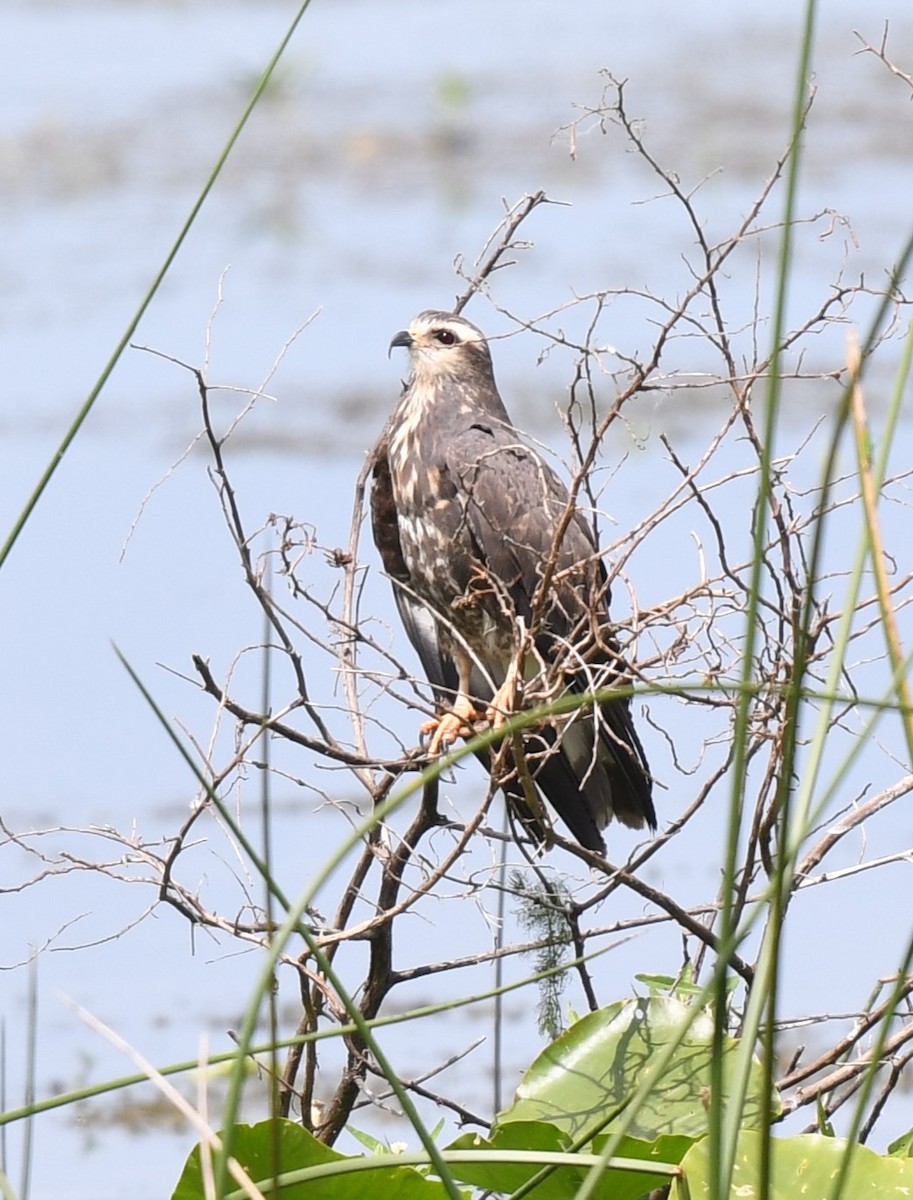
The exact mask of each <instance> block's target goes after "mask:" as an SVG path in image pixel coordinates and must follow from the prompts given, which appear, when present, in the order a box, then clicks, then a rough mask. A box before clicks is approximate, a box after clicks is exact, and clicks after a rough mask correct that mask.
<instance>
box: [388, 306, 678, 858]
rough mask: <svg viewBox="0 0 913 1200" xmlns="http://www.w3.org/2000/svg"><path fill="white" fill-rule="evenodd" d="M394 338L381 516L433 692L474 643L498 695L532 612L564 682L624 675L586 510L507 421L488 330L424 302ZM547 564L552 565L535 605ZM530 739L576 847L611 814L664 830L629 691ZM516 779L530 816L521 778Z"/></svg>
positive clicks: (581, 687) (443, 690)
mask: <svg viewBox="0 0 913 1200" xmlns="http://www.w3.org/2000/svg"><path fill="white" fill-rule="evenodd" d="M451 336H452V337H453V338H454V341H453V342H450V341H447V340H446V338H449V337H451ZM435 339H436V340H435ZM394 344H398V345H408V346H410V348H411V349H412V350H413V358H412V366H413V369H412V373H411V375H410V379H409V381H408V383H407V385H406V387H405V389H404V392H403V395H402V397H401V399H400V402H399V404H398V405H397V407H396V409H395V410H394V413H393V415H392V417H391V420H390V422H389V423H388V426H387V427H386V429H385V430H384V433H383V435H382V436H381V439H380V441H379V442H378V445H377V447H376V448H375V452H374V453H375V466H374V480H373V488H372V524H373V531H374V539H375V542H376V544H377V546H378V549H379V551H380V554H381V558H382V561H383V563H384V569H385V571H386V572H387V574H388V575H389V576H390V578H391V580H392V581H393V586H394V594H395V597H396V604H397V608H398V610H399V612H400V616H401V618H402V620H403V624H404V626H405V629H406V633H407V635H408V636H409V639H410V641H411V642H412V644H413V645H414V646H415V648H416V651H417V653H418V655H419V658H420V660H421V662H422V666H423V668H424V670H425V672H426V675H427V676H428V680H429V682H430V683H431V685H432V687H433V689H434V691H435V696H436V699H437V700H438V702H439V703H443V702H444V701H445V700H446V699H447V698H449V697H451V696H452V695H453V694H454V693H455V691H456V689H457V688H458V686H459V673H458V670H457V667H456V664H455V656H456V657H458V658H459V657H463V658H465V657H466V654H465V651H466V649H467V648H468V649H469V650H470V651H471V652H472V655H473V657H474V659H475V661H476V664H477V667H476V669H474V670H473V673H472V678H471V694H472V696H473V698H474V700H475V701H476V702H477V703H478V704H481V705H482V706H484V705H485V704H486V703H487V702H488V701H490V700H491V698H492V695H493V688H496V687H498V686H499V685H500V684H501V683H502V682H503V681H504V678H505V673H506V670H507V665H508V663H509V662H510V658H511V654H512V652H513V646H514V637H515V633H516V625H517V621H518V619H522V620H523V621H524V622H525V624H526V627H527V628H529V625H530V622H531V621H532V620H533V618H534V615H538V618H539V619H538V622H537V627H536V651H537V654H538V656H539V661H540V664H544V665H545V666H546V667H547V668H548V671H547V673H549V674H550V675H551V676H553V677H554V678H555V679H557V681H558V684H559V688H560V689H561V690H564V691H568V692H577V693H581V694H582V693H584V692H588V691H592V690H594V689H595V688H602V689H605V688H610V687H613V686H619V685H620V684H623V683H624V682H625V680H626V678H627V672H626V668H625V665H624V663H623V662H622V660H621V658H620V655H619V654H618V652H617V650H616V648H615V642H614V639H613V636H612V632H611V628H610V625H609V620H608V601H609V591H608V584H607V579H606V573H605V568H604V566H603V564H602V563H601V562H600V561H599V558H598V552H597V547H596V544H595V542H594V540H593V537H592V534H591V532H590V530H589V528H588V526H587V524H586V523H585V521H584V520H583V519H582V517H581V516H580V514H579V513H578V512H576V511H572V512H571V513H570V514H568V511H567V510H568V506H569V496H568V492H567V489H566V487H565V486H564V484H563V483H562V482H561V480H560V479H559V478H558V476H557V475H556V474H555V472H554V471H553V470H552V469H551V467H550V466H549V465H548V463H547V462H546V461H545V460H544V459H543V458H542V456H541V455H539V454H538V453H537V452H536V451H535V450H534V449H533V448H532V447H530V446H529V445H528V444H526V443H525V442H524V441H523V439H522V438H521V436H520V435H519V434H518V433H517V431H516V430H515V429H514V428H513V426H512V425H511V423H510V420H509V418H508V416H507V412H506V410H505V408H504V405H503V402H502V401H501V398H500V395H499V394H498V391H497V388H496V387H495V383H494V376H493V373H492V370H491V360H490V356H489V354H488V347H487V344H486V343H485V341H484V339H483V338H482V336H481V334H479V333H478V331H477V330H476V329H475V327H474V326H471V325H469V323H468V322H465V321H463V320H462V319H460V318H455V317H453V316H450V315H448V314H441V313H423V314H421V315H420V316H419V317H418V318H416V321H415V322H414V323H413V327H411V328H410V330H409V331H404V332H403V333H402V334H398V335H397V337H396V338H395V339H394ZM562 528H563V532H562V535H561V540H560V543H559V544H558V545H557V548H556V540H557V538H558V534H559V530H561V529H562ZM546 564H551V569H552V577H551V581H550V586H549V588H548V591H547V594H546V596H545V600H544V603H540V604H539V605H538V613H537V598H538V594H539V591H540V588H541V585H542V580H543V573H544V571H545V568H546ZM530 669H532V665H531V668H530ZM524 751H525V755H526V759H527V765H528V768H529V770H530V771H531V772H532V774H533V777H534V779H535V782H536V784H537V785H538V787H539V788H540V789H541V791H542V792H543V794H544V795H545V796H546V797H547V798H548V800H549V801H550V802H551V804H552V805H553V807H554V808H555V810H556V812H557V813H558V815H559V816H560V817H561V819H562V820H563V821H564V822H565V824H566V825H567V826H568V828H569V829H570V831H571V832H572V834H573V835H574V837H575V838H577V840H578V841H579V842H581V844H583V845H585V846H588V847H589V848H591V849H594V850H602V849H603V848H604V847H603V841H602V837H601V832H600V831H601V830H602V828H604V826H605V825H606V824H607V822H608V821H609V820H610V819H611V817H612V816H613V815H614V816H615V817H617V819H618V820H620V821H621V822H623V823H624V824H626V825H630V826H632V827H634V828H641V827H642V826H643V825H644V824H648V825H649V826H650V827H651V828H652V827H655V824H656V816H655V811H654V808H653V801H652V784H651V779H650V773H649V767H648V766H647V761H646V756H645V754H644V751H643V747H642V746H641V743H640V740H639V738H638V736H637V734H636V732H635V730H634V726H633V723H632V720H631V712H630V702H629V701H628V700H627V699H624V698H618V699H614V700H611V701H606V702H603V703H601V704H600V705H598V707H597V708H596V709H595V710H594V709H593V708H592V707H591V708H590V709H588V710H586V709H584V710H581V711H580V712H578V713H576V714H575V715H574V716H573V717H571V718H569V719H568V720H567V721H565V722H563V723H562V724H561V725H560V726H559V727H558V728H556V727H555V725H554V724H545V725H543V726H542V727H541V728H539V729H537V730H535V731H532V732H530V734H529V735H524ZM485 760H486V762H487V761H488V760H487V756H485ZM506 790H507V791H508V793H509V796H510V798H511V800H512V802H513V803H514V804H515V805H516V806H518V807H520V806H521V803H522V807H523V808H524V809H525V810H526V815H527V816H530V814H529V812H528V806H526V805H525V802H523V801H522V797H523V791H522V788H521V787H520V785H519V783H518V782H517V780H516V778H514V779H512V780H511V781H510V782H509V783H508V784H507V785H506ZM533 820H534V818H533Z"/></svg>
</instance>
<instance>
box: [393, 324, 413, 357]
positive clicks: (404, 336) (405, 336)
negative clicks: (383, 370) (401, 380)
mask: <svg viewBox="0 0 913 1200" xmlns="http://www.w3.org/2000/svg"><path fill="white" fill-rule="evenodd" d="M412 342H413V338H412V334H411V333H410V332H409V330H408V329H401V330H400V331H399V333H397V334H396V335H395V336H394V338H393V341H392V342H391V343H390V345H389V346H388V347H387V358H389V357H390V355H391V354H392V353H393V347H394V346H405V347H406V349H407V350H411V349H412Z"/></svg>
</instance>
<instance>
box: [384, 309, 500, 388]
mask: <svg viewBox="0 0 913 1200" xmlns="http://www.w3.org/2000/svg"><path fill="white" fill-rule="evenodd" d="M394 346H404V347H405V348H406V349H407V350H408V351H409V365H410V368H411V369H410V377H411V378H412V379H414V380H416V381H418V382H422V383H433V382H436V381H439V380H443V379H446V378H448V377H451V378H452V377H456V378H458V379H465V378H467V377H468V376H479V375H480V374H481V375H482V376H483V378H485V379H487V380H491V377H492V367H491V354H490V353H489V350H488V342H487V341H486V340H485V335H484V334H483V333H482V331H481V330H480V329H477V328H476V326H475V325H473V324H472V323H471V322H470V321H466V320H464V318H463V317H457V316H454V314H453V313H445V312H436V311H435V310H433V309H429V310H427V311H426V312H421V313H419V314H418V316H417V317H415V318H414V320H413V321H412V323H411V324H410V326H409V328H408V329H401V330H400V332H399V333H398V334H397V335H396V336H395V337H394V339H393V341H392V342H391V343H390V349H391V350H392V349H393V347H394Z"/></svg>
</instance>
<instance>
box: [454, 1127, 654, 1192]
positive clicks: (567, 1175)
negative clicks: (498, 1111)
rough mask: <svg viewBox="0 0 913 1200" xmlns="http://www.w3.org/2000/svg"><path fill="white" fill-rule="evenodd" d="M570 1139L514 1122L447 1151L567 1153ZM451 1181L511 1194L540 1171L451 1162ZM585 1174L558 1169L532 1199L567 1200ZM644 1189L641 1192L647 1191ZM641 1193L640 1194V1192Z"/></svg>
mask: <svg viewBox="0 0 913 1200" xmlns="http://www.w3.org/2000/svg"><path fill="white" fill-rule="evenodd" d="M569 1148H570V1138H568V1136H567V1134H565V1133H563V1132H562V1131H561V1130H560V1129H558V1128H557V1127H556V1126H555V1125H550V1124H548V1122H546V1121H515V1122H513V1123H512V1124H511V1125H505V1126H503V1127H502V1128H500V1129H497V1130H494V1131H493V1132H492V1136H491V1139H490V1140H489V1139H488V1138H484V1137H482V1135H481V1134H478V1133H466V1134H464V1135H463V1136H462V1137H460V1138H457V1140H456V1141H455V1142H454V1143H453V1145H451V1146H448V1147H447V1149H448V1150H557V1151H562V1150H568V1149H569ZM450 1169H451V1171H452V1173H453V1175H454V1178H456V1179H459V1180H462V1181H463V1182H464V1183H472V1184H475V1186H476V1187H480V1188H485V1189H487V1190H489V1191H493V1192H513V1191H516V1189H517V1188H518V1187H520V1186H521V1185H522V1184H524V1183H526V1181H527V1180H528V1179H532V1177H533V1176H534V1175H536V1174H537V1173H538V1172H539V1171H540V1170H541V1169H542V1168H541V1166H540V1165H539V1164H527V1163H484V1162H483V1163H479V1164H476V1163H451V1164H450ZM585 1175H586V1171H585V1170H583V1169H578V1168H573V1167H558V1168H556V1169H555V1170H554V1171H552V1172H551V1174H549V1175H548V1177H547V1178H546V1179H545V1180H544V1181H543V1182H542V1183H541V1184H540V1185H539V1186H538V1187H537V1188H536V1190H535V1192H534V1193H533V1194H534V1196H535V1200H569V1198H570V1197H571V1196H573V1195H574V1194H575V1193H576V1192H577V1190H578V1188H579V1187H580V1185H581V1183H582V1182H583V1179H584V1176H585ZM646 1190H647V1189H644V1191H646ZM640 1194H641V1195H642V1194H643V1193H642V1192H641V1193H640Z"/></svg>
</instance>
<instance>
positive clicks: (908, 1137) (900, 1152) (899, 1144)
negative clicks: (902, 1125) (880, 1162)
mask: <svg viewBox="0 0 913 1200" xmlns="http://www.w3.org/2000/svg"><path fill="white" fill-rule="evenodd" d="M888 1154H890V1155H891V1156H892V1157H893V1158H913V1129H908V1130H907V1132H906V1133H902V1134H901V1135H900V1137H899V1138H895V1140H894V1141H893V1142H891V1144H890V1146H888Z"/></svg>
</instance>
